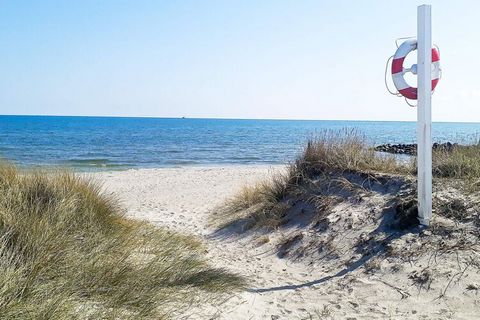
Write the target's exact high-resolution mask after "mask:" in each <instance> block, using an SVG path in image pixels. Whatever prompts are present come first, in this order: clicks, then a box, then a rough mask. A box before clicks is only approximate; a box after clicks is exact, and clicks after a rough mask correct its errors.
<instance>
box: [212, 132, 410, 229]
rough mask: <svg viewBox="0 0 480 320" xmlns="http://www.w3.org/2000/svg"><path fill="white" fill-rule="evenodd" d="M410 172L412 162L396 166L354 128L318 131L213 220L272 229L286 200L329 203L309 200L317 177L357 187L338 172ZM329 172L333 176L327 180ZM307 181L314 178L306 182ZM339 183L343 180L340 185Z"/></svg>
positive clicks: (282, 213)
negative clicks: (282, 169)
mask: <svg viewBox="0 0 480 320" xmlns="http://www.w3.org/2000/svg"><path fill="white" fill-rule="evenodd" d="M413 171H414V167H413V161H412V162H411V163H405V164H399V163H398V161H396V159H395V156H393V155H386V156H379V155H378V154H377V153H376V152H375V151H374V150H373V149H372V148H370V147H369V145H368V144H367V142H366V140H365V138H364V137H363V136H362V135H361V134H359V133H358V131H356V130H341V131H324V132H323V134H321V135H320V136H319V137H318V138H316V139H312V140H310V141H308V143H307V145H306V147H305V149H304V150H303V152H302V153H301V154H300V155H299V156H298V157H297V159H296V160H295V162H294V163H292V164H290V165H288V166H287V168H286V170H285V172H284V173H277V174H275V175H273V176H272V177H271V178H270V179H269V180H266V181H263V182H262V183H259V184H257V185H255V186H251V187H245V188H244V189H243V190H242V191H241V192H240V193H238V194H237V195H236V196H235V197H233V198H232V199H230V200H229V201H227V203H226V204H225V206H224V207H223V208H221V210H220V211H221V212H220V213H218V212H217V214H216V215H215V216H214V217H213V219H214V220H215V223H216V225H217V226H219V227H220V228H223V227H225V226H228V225H231V224H233V223H236V222H239V221H242V222H244V225H243V228H244V229H250V228H268V229H275V228H277V227H278V226H280V225H281V224H282V223H283V222H284V218H285V215H286V214H287V212H288V210H289V209H290V208H291V205H292V204H291V201H289V200H290V199H298V198H299V197H302V196H304V195H308V199H306V202H309V203H311V204H313V205H314V206H315V207H316V208H323V207H325V208H328V207H329V203H330V202H331V201H332V199H331V197H324V196H322V195H315V196H314V197H313V198H312V194H314V193H312V190H310V189H319V185H318V184H319V182H318V180H322V178H323V180H322V183H323V182H325V183H328V184H334V185H336V186H337V187H338V186H340V185H342V186H341V188H343V189H351V188H357V187H358V186H354V185H352V184H351V182H349V181H348V180H346V179H342V177H340V175H341V174H343V173H346V172H358V173H362V174H365V175H368V174H369V173H371V172H376V173H378V172H382V173H395V174H410V173H411V172H413ZM334 174H336V178H335V180H332V179H331V177H332V176H333V175H334ZM325 178H327V179H325ZM313 180H317V182H316V183H312V181H313ZM327 180H328V181H327ZM345 182H348V183H349V184H348V185H345ZM324 202H325V203H324ZM327 202H328V203H327ZM325 210H326V209H325Z"/></svg>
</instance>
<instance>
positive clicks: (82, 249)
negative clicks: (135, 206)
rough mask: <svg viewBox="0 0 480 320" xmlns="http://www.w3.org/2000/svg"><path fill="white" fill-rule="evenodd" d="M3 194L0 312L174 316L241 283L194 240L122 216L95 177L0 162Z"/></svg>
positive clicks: (20, 315) (52, 316)
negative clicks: (210, 259) (218, 266)
mask: <svg viewBox="0 0 480 320" xmlns="http://www.w3.org/2000/svg"><path fill="white" fill-rule="evenodd" d="M0 193H1V194H2V197H0V315H1V318H2V319H75V318H95V319H98V318H120V319H123V318H135V319H138V318H149V317H151V318H155V319H159V318H168V317H169V315H171V314H172V313H176V312H179V311H180V310H182V309H183V308H184V307H186V306H188V305H189V304H191V303H195V302H199V299H200V298H199V297H201V299H209V298H210V299H211V298H215V297H219V296H220V294H221V293H225V292H228V291H230V290H232V289H235V288H238V287H240V286H241V285H242V283H243V280H242V279H241V278H240V277H238V276H236V275H233V274H230V273H228V272H226V271H225V270H222V269H215V268H211V267H209V266H208V265H207V263H206V262H205V261H204V260H203V259H202V258H201V257H200V254H201V252H202V247H201V244H199V243H198V242H197V241H195V240H192V239H191V238H190V237H187V236H183V235H178V234H174V233H172V232H169V231H165V230H162V229H158V228H154V227H153V226H151V225H149V224H146V223H143V222H137V221H133V220H129V219H127V218H125V217H124V216H123V212H122V209H121V207H119V205H118V202H117V201H116V200H115V199H114V198H113V197H111V196H106V195H105V194H103V193H102V191H101V186H100V185H99V184H97V183H95V182H94V181H90V180H86V179H84V178H80V177H78V176H76V175H74V174H72V173H68V172H40V171H32V172H19V171H18V170H17V169H15V168H14V167H13V166H10V165H1V166H0ZM199 290H201V291H202V294H201V295H198V294H197V293H198V291H199Z"/></svg>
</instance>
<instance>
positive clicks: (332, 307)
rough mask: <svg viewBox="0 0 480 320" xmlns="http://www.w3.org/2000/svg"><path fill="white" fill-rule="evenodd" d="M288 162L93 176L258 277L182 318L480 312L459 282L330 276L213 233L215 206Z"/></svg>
mask: <svg viewBox="0 0 480 320" xmlns="http://www.w3.org/2000/svg"><path fill="white" fill-rule="evenodd" d="M282 168H283V166H227V167H186V168H165V169H139V170H127V171H118V172H101V173H93V174H92V175H93V176H94V177H95V178H97V179H99V180H101V181H103V182H104V183H105V188H106V190H107V192H113V193H114V194H115V195H116V196H117V197H118V198H120V200H121V201H122V204H123V205H124V206H125V207H126V209H127V212H128V215H129V216H130V217H134V218H137V219H145V220H148V221H150V222H152V223H154V224H156V225H158V226H162V227H167V228H170V229H173V230H176V231H180V232H182V233H191V234H193V235H196V236H198V237H199V238H200V239H201V240H202V241H203V242H204V243H205V244H206V246H207V248H208V253H207V255H208V258H209V259H210V260H211V263H212V264H213V265H215V266H217V267H224V268H227V269H229V270H231V271H234V272H237V273H239V274H242V275H244V276H245V277H246V278H248V279H250V281H251V282H250V284H249V287H250V288H251V289H253V290H249V291H245V292H242V293H240V294H237V295H235V296H233V297H231V298H230V299H228V300H227V301H225V302H224V303H222V304H221V305H217V306H212V305H206V306H202V307H200V308H198V309H192V310H189V312H188V314H185V315H184V316H183V317H182V318H185V319H331V318H334V319H389V318H393V319H450V318H455V319H474V318H475V317H476V315H478V312H479V310H480V308H479V298H478V297H477V296H476V293H475V292H473V293H471V294H467V295H465V293H464V292H462V290H464V288H463V289H462V288H456V287H455V285H451V289H449V290H450V291H449V292H451V293H450V294H449V295H448V297H446V298H442V299H436V297H437V296H438V292H437V291H436V289H435V288H434V289H432V290H431V291H428V292H426V291H425V290H421V289H418V288H417V287H416V286H414V285H412V283H411V281H409V279H408V275H407V273H406V272H407V270H405V274H403V275H402V274H397V275H396V276H395V277H393V276H392V275H390V274H388V272H381V273H376V274H366V273H365V272H364V270H363V269H362V268H359V269H356V270H353V271H351V272H347V273H345V274H342V275H340V276H338V277H332V278H330V277H329V276H332V275H334V274H335V272H333V271H331V270H326V269H323V268H322V267H320V266H318V265H316V266H315V267H310V266H309V265H307V264H306V263H293V262H291V261H290V260H288V259H281V258H279V257H277V255H276V254H275V252H274V250H273V249H272V247H271V246H270V245H269V244H266V245H259V244H258V241H255V238H253V237H255V236H252V235H250V236H246V237H242V238H238V237H232V238H227V239H218V238H213V237H212V236H211V235H212V231H213V230H212V229H211V228H209V226H208V217H209V214H210V213H211V212H212V210H214V209H215V208H216V207H217V206H218V205H220V204H221V203H222V202H223V201H224V200H225V199H226V198H228V197H230V196H232V195H233V194H234V193H235V192H236V191H238V190H239V189H240V188H241V187H242V186H243V185H246V184H251V183H254V182H255V181H259V180H260V179H263V178H265V177H267V176H268V175H269V174H271V173H272V172H274V171H278V170H282ZM276 237H281V235H276ZM314 265H315V264H314ZM327 269H328V268H327ZM401 272H403V271H400V273H401ZM399 279H400V280H399ZM401 279H403V280H401ZM310 282H313V283H310ZM257 289H260V290H257ZM405 293H407V294H405ZM460 294H461V296H460ZM456 295H458V297H456Z"/></svg>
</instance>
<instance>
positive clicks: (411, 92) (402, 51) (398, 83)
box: [392, 39, 441, 100]
mask: <svg viewBox="0 0 480 320" xmlns="http://www.w3.org/2000/svg"><path fill="white" fill-rule="evenodd" d="M416 49H417V40H415V39H412V40H407V41H405V42H404V43H402V44H401V46H400V47H398V49H397V51H396V52H395V55H394V56H393V61H392V78H393V83H394V84H395V87H396V88H397V90H398V92H399V93H400V94H401V95H402V96H404V97H405V98H408V99H412V100H416V99H417V88H414V87H410V85H409V84H408V83H407V82H406V81H405V78H404V75H405V73H407V72H412V73H413V74H417V66H416V65H413V66H412V68H410V69H405V68H403V61H404V60H405V57H406V56H407V55H408V54H409V53H410V52H412V51H413V50H416ZM440 73H441V69H440V54H439V53H438V50H437V49H436V48H432V91H433V90H434V89H435V87H436V86H437V83H438V80H439V79H440Z"/></svg>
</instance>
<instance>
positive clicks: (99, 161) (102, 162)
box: [63, 158, 131, 168]
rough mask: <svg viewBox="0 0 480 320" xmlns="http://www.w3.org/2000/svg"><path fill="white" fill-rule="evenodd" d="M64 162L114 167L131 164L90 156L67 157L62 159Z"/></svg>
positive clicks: (81, 165) (82, 165) (71, 164)
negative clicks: (89, 157) (79, 157)
mask: <svg viewBox="0 0 480 320" xmlns="http://www.w3.org/2000/svg"><path fill="white" fill-rule="evenodd" d="M63 163H64V164H67V165H69V166H73V167H96V168H116V167H130V166H131V165H128V164H124V163H117V162H113V161H111V160H109V159H105V158H91V159H68V160H65V161H63Z"/></svg>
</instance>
